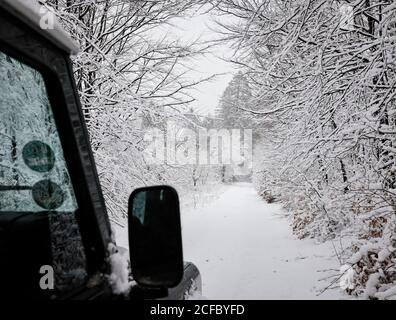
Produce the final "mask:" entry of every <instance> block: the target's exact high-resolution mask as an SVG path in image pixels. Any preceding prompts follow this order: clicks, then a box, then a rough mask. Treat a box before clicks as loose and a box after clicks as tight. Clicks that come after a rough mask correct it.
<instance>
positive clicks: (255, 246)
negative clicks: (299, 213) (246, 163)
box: [182, 183, 346, 299]
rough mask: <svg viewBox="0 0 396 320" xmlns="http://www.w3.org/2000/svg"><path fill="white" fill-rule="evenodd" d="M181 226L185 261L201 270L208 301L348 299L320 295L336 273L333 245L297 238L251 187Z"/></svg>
mask: <svg viewBox="0 0 396 320" xmlns="http://www.w3.org/2000/svg"><path fill="white" fill-rule="evenodd" d="M182 226H183V242H184V243H183V245H184V258H185V260H187V261H191V262H194V263H195V264H196V265H197V266H198V268H199V269H200V271H201V274H202V281H203V295H204V296H205V297H206V298H208V299H344V298H346V296H344V295H343V294H342V293H341V291H340V289H338V288H335V289H330V290H327V291H325V292H324V293H323V294H319V293H320V292H321V291H322V290H323V289H324V288H325V287H327V286H328V284H329V283H330V282H331V280H332V279H333V277H334V276H336V275H337V274H338V270H339V268H340V264H339V262H338V260H337V258H336V257H335V254H334V251H333V249H332V244H331V243H325V244H317V243H315V242H314V241H313V240H298V239H296V238H295V237H294V236H293V234H292V230H291V228H290V226H289V223H288V221H287V219H286V218H285V213H284V211H283V210H282V209H281V206H280V205H278V204H267V203H266V202H264V201H263V200H261V199H260V198H259V196H258V195H257V193H256V191H255V190H254V188H253V186H252V185H251V184H242V183H240V184H235V185H232V186H229V187H228V188H227V189H226V190H225V192H224V193H223V194H222V195H221V196H220V198H219V199H218V200H216V201H215V202H213V203H211V204H210V205H208V206H207V207H205V208H204V209H200V210H195V211H190V212H185V213H183V214H182ZM329 277H330V279H328V278H329ZM320 279H324V280H321V281H320Z"/></svg>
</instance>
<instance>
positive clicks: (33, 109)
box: [0, 52, 77, 214]
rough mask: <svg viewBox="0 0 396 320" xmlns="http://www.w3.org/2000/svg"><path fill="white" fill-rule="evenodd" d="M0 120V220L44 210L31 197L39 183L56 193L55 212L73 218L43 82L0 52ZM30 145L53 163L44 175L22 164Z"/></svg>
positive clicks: (67, 179) (73, 202)
mask: <svg viewBox="0 0 396 320" xmlns="http://www.w3.org/2000/svg"><path fill="white" fill-rule="evenodd" d="M0 116H1V118H0V214H1V211H3V212H4V211H29V212H38V211H43V210H45V208H43V207H42V206H39V205H38V204H37V203H36V201H34V200H33V197H32V193H33V192H32V187H33V186H34V185H35V184H36V183H38V182H40V181H43V180H50V181H51V182H53V183H55V184H57V185H58V186H59V187H60V189H61V190H62V197H63V199H62V201H61V203H62V205H61V206H60V207H57V208H56V210H57V211H61V212H74V211H75V210H76V209H77V204H76V200H75V197H74V193H73V189H72V186H71V181H70V177H69V174H68V171H67V167H66V163H65V159H64V155H63V151H62V147H61V144H60V140H59V136H58V132H57V129H56V126H55V122H54V118H53V114H52V110H51V107H50V103H49V100H48V96H47V92H46V87H45V84H44V79H43V77H42V75H41V74H40V73H39V72H37V71H36V70H34V69H32V68H30V67H29V66H26V65H24V64H22V63H20V62H18V61H17V60H14V59H12V58H10V57H9V56H7V55H5V54H3V53H1V52H0ZM33 141H36V142H41V143H44V144H45V145H47V146H49V147H50V148H51V150H52V151H53V154H54V156H55V163H54V165H53V167H51V168H50V170H49V171H47V172H45V171H46V170H41V172H40V170H38V171H37V170H33V169H32V167H29V166H28V165H27V163H26V160H25V161H24V157H23V149H24V147H25V146H26V145H28V143H32V142H33ZM25 150H26V148H25ZM43 171H44V172H43ZM10 189H11V190H10Z"/></svg>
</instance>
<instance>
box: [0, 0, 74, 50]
mask: <svg viewBox="0 0 396 320" xmlns="http://www.w3.org/2000/svg"><path fill="white" fill-rule="evenodd" d="M0 6H1V7H4V8H5V9H6V10H7V11H9V12H10V13H11V14H13V15H16V16H17V17H18V18H20V19H21V17H22V18H23V19H24V20H23V21H26V22H28V23H30V24H31V25H32V26H33V27H35V28H36V29H37V30H38V31H40V33H41V34H43V35H44V36H45V37H46V38H47V39H49V40H50V41H51V42H53V43H54V44H55V45H56V46H57V47H59V48H60V49H62V50H63V51H66V52H67V53H69V54H71V55H75V54H77V53H78V52H79V51H80V49H79V46H78V45H77V43H76V42H75V41H73V40H72V39H71V37H70V36H69V35H68V34H67V33H66V31H64V29H63V28H62V27H61V26H60V24H59V23H58V22H57V19H56V18H55V17H53V18H54V24H53V26H52V27H51V28H50V27H49V28H41V26H40V24H41V22H42V21H43V20H42V19H43V17H44V16H45V15H47V14H50V15H53V13H52V12H50V11H49V10H48V9H47V8H45V7H44V6H43V5H40V3H38V2H37V1H36V0H0Z"/></svg>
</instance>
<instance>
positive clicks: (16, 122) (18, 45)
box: [0, 0, 201, 299]
mask: <svg viewBox="0 0 396 320" xmlns="http://www.w3.org/2000/svg"><path fill="white" fill-rule="evenodd" d="M32 3H33V1H30V0H0V292H1V293H0V296H1V298H4V297H5V298H34V299H36V298H43V299H113V298H120V297H123V298H124V297H125V296H124V295H123V294H121V293H122V288H119V287H120V285H119V284H118V287H117V281H122V276H123V275H122V274H117V273H120V272H121V273H122V272H123V271H122V270H119V269H120V268H122V265H123V262H122V261H118V260H120V259H121V258H120V257H121V252H119V250H120V249H119V248H117V246H116V244H115V242H114V239H113V238H112V233H111V228H110V223H109V219H108V216H107V213H106V207H105V203H104V199H103V195H102V191H101V188H100V185H99V181H98V175H97V172H96V168H95V163H94V159H93V156H92V151H91V147H90V144H89V137H88V133H87V129H86V126H85V123H84V119H83V114H82V109H81V106H80V102H79V96H78V92H77V90H76V85H75V83H74V78H73V70H72V64H71V60H70V55H71V54H73V53H76V52H77V51H78V49H77V47H76V46H75V45H74V44H73V42H72V41H71V40H70V39H69V38H68V36H67V35H66V34H65V33H64V31H62V29H60V28H59V27H58V26H56V25H55V26H54V27H53V28H49V29H43V28H41V27H40V21H41V19H42V14H41V13H40V12H41V10H40V8H37V7H36V8H35V7H34V6H33V5H32ZM131 191H132V190H131ZM128 209H129V211H128V212H129V243H130V261H131V266H130V267H131V270H132V274H133V281H132V288H131V290H130V292H129V294H128V295H127V296H126V297H127V298H130V299H142V298H150V299H153V298H154V299H157V298H159V299H161V298H162V299H183V298H184V297H185V294H186V293H187V292H188V291H189V290H192V289H195V290H198V291H199V290H200V289H201V288H200V287H201V283H200V275H199V272H198V270H197V268H196V267H195V266H194V265H193V264H191V263H184V262H183V255H182V246H181V227H180V214H179V202H178V196H177V193H176V191H175V190H174V189H172V188H171V187H167V186H160V187H151V188H145V189H138V190H135V191H134V192H133V193H132V195H131V198H130V201H129V208H128ZM130 278H132V276H130ZM123 280H124V285H125V279H123Z"/></svg>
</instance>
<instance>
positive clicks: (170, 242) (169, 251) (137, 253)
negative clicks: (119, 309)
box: [128, 186, 184, 288]
mask: <svg viewBox="0 0 396 320" xmlns="http://www.w3.org/2000/svg"><path fill="white" fill-rule="evenodd" d="M128 227H129V250H130V259H131V268H132V275H133V279H134V280H135V281H136V282H137V283H138V284H139V285H140V286H142V287H147V288H172V287H175V286H177V285H178V284H179V283H180V281H181V280H182V278H183V270H184V266H183V248H182V236H181V223H180V206H179V196H178V194H177V191H176V190H175V189H174V188H172V187H169V186H156V187H147V188H140V189H136V190H135V191H133V192H132V194H131V196H130V198H129V204H128Z"/></svg>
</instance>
